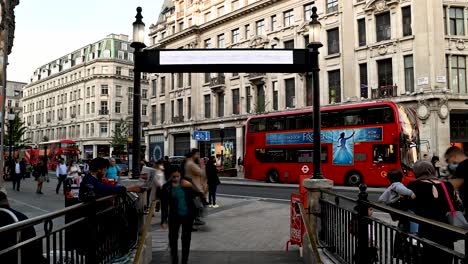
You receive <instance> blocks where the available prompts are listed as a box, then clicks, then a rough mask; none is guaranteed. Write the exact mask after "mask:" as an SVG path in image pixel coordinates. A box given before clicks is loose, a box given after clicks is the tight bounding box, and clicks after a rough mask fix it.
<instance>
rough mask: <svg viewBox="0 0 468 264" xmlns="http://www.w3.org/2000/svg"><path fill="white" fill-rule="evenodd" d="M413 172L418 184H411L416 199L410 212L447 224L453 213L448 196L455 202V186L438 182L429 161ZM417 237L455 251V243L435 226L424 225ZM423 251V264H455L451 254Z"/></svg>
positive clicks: (427, 249) (411, 204)
mask: <svg viewBox="0 0 468 264" xmlns="http://www.w3.org/2000/svg"><path fill="white" fill-rule="evenodd" d="M413 171H414V174H415V176H416V180H414V181H412V182H410V183H409V184H408V189H410V190H412V191H413V192H414V194H415V195H416V197H415V199H413V200H411V202H410V209H411V210H412V211H413V212H415V213H416V214H417V215H419V216H422V217H425V218H429V219H432V220H436V221H439V222H444V223H448V220H447V212H450V211H451V209H450V206H449V203H448V200H447V198H446V194H445V193H446V191H447V195H448V196H449V199H450V200H452V201H453V200H454V197H455V194H454V193H455V192H454V188H453V186H452V184H450V183H449V182H443V181H441V180H439V179H438V178H437V176H436V171H435V169H434V166H432V164H431V163H430V162H429V161H418V162H416V163H415V164H414V167H413ZM442 185H444V186H442ZM418 235H419V236H421V237H423V238H426V239H428V240H430V241H434V242H436V243H438V244H440V245H443V246H445V247H447V248H450V249H453V246H454V241H455V239H454V238H451V237H450V234H447V233H446V232H444V230H443V229H440V228H437V227H436V226H433V225H427V224H423V223H421V224H419V228H418ZM422 251H423V252H422V258H423V261H422V263H439V264H444V263H452V257H451V256H450V254H447V253H445V252H443V251H438V250H434V248H433V247H423V249H422Z"/></svg>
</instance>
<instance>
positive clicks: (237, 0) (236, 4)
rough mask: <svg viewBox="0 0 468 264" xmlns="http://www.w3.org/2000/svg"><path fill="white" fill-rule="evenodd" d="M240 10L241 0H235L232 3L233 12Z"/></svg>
mask: <svg viewBox="0 0 468 264" xmlns="http://www.w3.org/2000/svg"><path fill="white" fill-rule="evenodd" d="M237 9H239V0H234V1H232V2H231V10H232V11H235V10H237Z"/></svg>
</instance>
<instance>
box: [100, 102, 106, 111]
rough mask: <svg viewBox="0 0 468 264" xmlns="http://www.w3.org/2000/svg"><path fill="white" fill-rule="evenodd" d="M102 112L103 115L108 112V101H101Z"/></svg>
mask: <svg viewBox="0 0 468 264" xmlns="http://www.w3.org/2000/svg"><path fill="white" fill-rule="evenodd" d="M101 112H102V113H103V114H104V113H106V112H107V101H101Z"/></svg>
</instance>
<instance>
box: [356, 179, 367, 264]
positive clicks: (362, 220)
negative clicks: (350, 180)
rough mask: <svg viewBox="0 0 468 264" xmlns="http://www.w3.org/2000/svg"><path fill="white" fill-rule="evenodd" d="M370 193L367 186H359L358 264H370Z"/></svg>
mask: <svg viewBox="0 0 468 264" xmlns="http://www.w3.org/2000/svg"><path fill="white" fill-rule="evenodd" d="M367 197H368V193H367V186H366V185H365V184H361V185H360V186H359V195H358V206H357V207H358V219H357V220H358V248H357V249H356V253H357V258H358V259H357V263H358V264H368V263H369V261H368V259H369V220H368V219H367V217H368V216H369V207H368V205H367V204H366V202H368V199H367Z"/></svg>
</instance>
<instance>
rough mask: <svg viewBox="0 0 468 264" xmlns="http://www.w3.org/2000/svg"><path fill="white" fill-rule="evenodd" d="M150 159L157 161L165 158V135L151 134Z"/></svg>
mask: <svg viewBox="0 0 468 264" xmlns="http://www.w3.org/2000/svg"><path fill="white" fill-rule="evenodd" d="M148 154H149V155H148V156H149V161H151V162H155V161H158V160H160V159H163V158H164V135H163V134H157V135H149V152H148Z"/></svg>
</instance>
